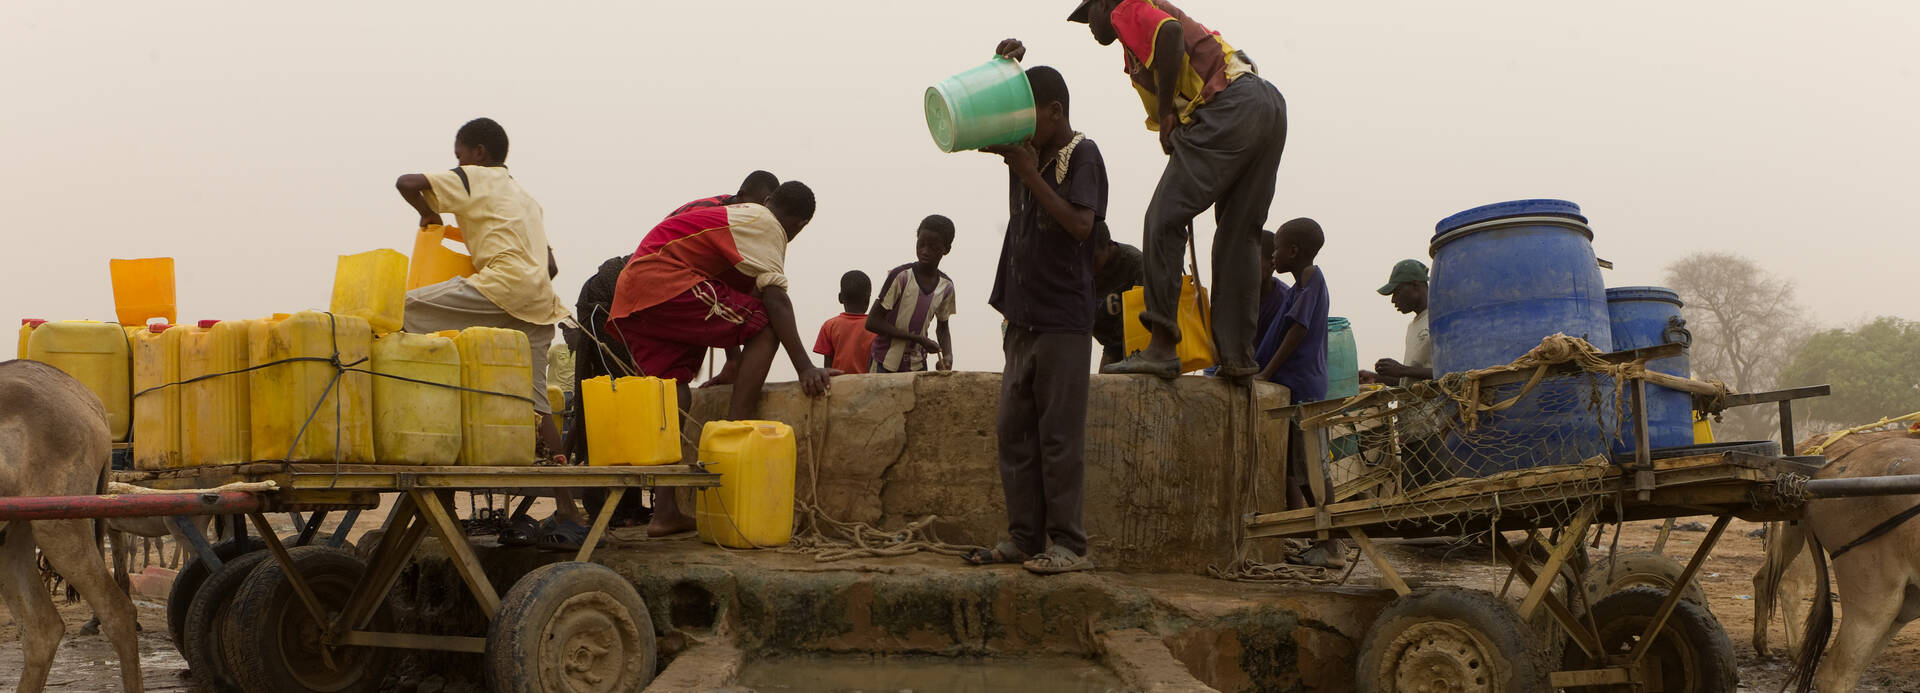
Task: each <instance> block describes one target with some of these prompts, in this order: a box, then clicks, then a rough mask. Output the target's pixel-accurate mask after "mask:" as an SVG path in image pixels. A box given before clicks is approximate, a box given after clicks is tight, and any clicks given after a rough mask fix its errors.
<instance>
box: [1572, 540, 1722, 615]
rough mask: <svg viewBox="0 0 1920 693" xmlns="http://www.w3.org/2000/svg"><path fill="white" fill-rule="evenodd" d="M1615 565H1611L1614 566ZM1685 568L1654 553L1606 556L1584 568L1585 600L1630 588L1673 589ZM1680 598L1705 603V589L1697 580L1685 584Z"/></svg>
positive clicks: (1594, 599) (1598, 598)
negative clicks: (1611, 576) (1611, 575)
mask: <svg viewBox="0 0 1920 693" xmlns="http://www.w3.org/2000/svg"><path fill="white" fill-rule="evenodd" d="M1616 565H1617V566H1618V568H1613V566H1616ZM1610 571H1611V572H1613V573H1614V575H1613V581H1612V582H1611V583H1609V582H1608V581H1607V574H1608V573H1609V572H1610ZM1686 571H1687V567H1686V566H1684V565H1680V562H1679V561H1676V560H1673V559H1671V558H1668V557H1666V556H1664V555H1661V554H1657V553H1653V552H1650V551H1649V552H1636V553H1623V554H1620V555H1618V556H1606V557H1602V558H1600V559H1598V560H1595V561H1594V562H1593V565H1592V566H1591V567H1589V568H1587V575H1586V578H1585V579H1584V580H1583V582H1584V587H1585V588H1586V590H1587V603H1588V604H1597V603H1599V602H1600V600H1602V599H1605V598H1607V597H1609V596H1611V595H1613V594H1614V593H1616V592H1619V591H1621V590H1625V589H1627V588H1629V587H1653V588H1656V589H1659V590H1662V591H1667V590H1672V589H1673V588H1674V585H1676V584H1678V583H1679V582H1680V574H1681V573H1684V572H1686ZM1680 598H1681V599H1685V600H1687V601H1690V602H1693V603H1695V604H1700V605H1702V606H1705V605H1706V603H1707V592H1706V590H1703V589H1700V583H1699V581H1694V582H1689V583H1687V588H1686V590H1684V591H1682V592H1681V593H1680Z"/></svg>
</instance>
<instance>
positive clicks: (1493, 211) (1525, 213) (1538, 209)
mask: <svg viewBox="0 0 1920 693" xmlns="http://www.w3.org/2000/svg"><path fill="white" fill-rule="evenodd" d="M1509 217H1566V218H1568V219H1574V220H1577V221H1579V222H1581V223H1586V221H1587V217H1586V216H1585V215H1583V214H1581V213H1580V205H1577V204H1574V203H1572V202H1568V201H1566V200H1553V199H1534V200H1511V201H1507V202H1495V203H1493V204H1490V205H1482V206H1479V207H1475V208H1473V209H1469V210H1467V211H1464V212H1461V213H1459V214H1455V215H1453V216H1450V217H1447V218H1445V219H1441V220H1440V223H1438V224H1435V225H1434V226H1433V235H1434V237H1436V238H1438V237H1440V236H1443V235H1446V234H1447V232H1449V231H1454V230H1457V229H1461V228H1465V227H1468V226H1472V225H1474V224H1478V223H1481V222H1484V221H1493V220H1495V219H1506V218H1509Z"/></svg>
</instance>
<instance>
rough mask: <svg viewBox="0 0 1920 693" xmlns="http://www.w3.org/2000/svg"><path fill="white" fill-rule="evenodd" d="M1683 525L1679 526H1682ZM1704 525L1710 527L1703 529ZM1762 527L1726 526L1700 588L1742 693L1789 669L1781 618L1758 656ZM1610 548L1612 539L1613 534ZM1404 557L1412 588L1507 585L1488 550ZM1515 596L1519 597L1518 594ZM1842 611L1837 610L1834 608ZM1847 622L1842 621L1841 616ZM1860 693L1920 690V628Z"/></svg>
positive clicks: (1648, 526)
mask: <svg viewBox="0 0 1920 693" xmlns="http://www.w3.org/2000/svg"><path fill="white" fill-rule="evenodd" d="M1685 522H1686V521H1684V520H1683V521H1682V524H1684V523H1685ZM1702 524H1706V523H1704V522H1703V523H1702ZM1759 527H1760V525H1758V524H1754V523H1749V522H1741V521H1739V520H1735V521H1734V522H1733V523H1732V524H1731V525H1729V526H1728V528H1727V531H1726V536H1725V537H1723V538H1722V539H1721V540H1720V543H1719V544H1718V545H1717V546H1715V547H1714V552H1713V555H1711V556H1709V557H1708V558H1707V562H1706V564H1705V565H1704V566H1702V567H1701V575H1700V577H1699V580H1698V581H1699V583H1700V587H1701V588H1702V589H1703V590H1705V591H1706V593H1707V602H1708V603H1707V606H1708V608H1709V609H1711V610H1712V611H1713V615H1714V617H1715V618H1718V619H1719V620H1720V625H1721V626H1722V627H1724V628H1725V629H1726V631H1727V637H1728V638H1729V639H1731V640H1732V641H1733V650H1734V652H1735V654H1737V655H1738V656H1739V661H1740V678H1741V690H1743V691H1755V692H1760V691H1767V692H1771V691H1775V690H1778V689H1779V687H1780V684H1781V681H1782V680H1783V679H1784V678H1785V677H1786V674H1787V669H1788V663H1787V660H1786V657H1785V655H1784V654H1783V653H1784V651H1785V650H1784V648H1785V643H1786V639H1785V637H1786V636H1785V631H1784V630H1783V626H1782V625H1781V624H1780V621H1779V619H1778V618H1777V617H1776V618H1775V620H1774V622H1773V624H1772V629H1771V634H1772V636H1771V638H1770V639H1771V642H1772V646H1773V648H1774V655H1773V656H1771V657H1764V658H1763V657H1761V656H1759V655H1758V654H1756V653H1755V652H1754V651H1753V622H1754V618H1753V611H1754V609H1753V607H1754V603H1753V601H1752V598H1753V574H1754V573H1755V572H1757V571H1759V569H1760V566H1761V564H1762V562H1763V559H1764V555H1765V554H1764V548H1763V547H1762V545H1761V540H1760V539H1757V538H1753V537H1749V536H1748V533H1749V532H1752V531H1753V530H1755V529H1757V528H1759ZM1659 530H1660V523H1658V522H1639V523H1633V524H1629V525H1628V526H1627V529H1626V531H1625V532H1624V533H1623V534H1622V535H1621V537H1620V551H1621V552H1622V553H1626V552H1629V551H1648V550H1651V549H1652V548H1653V543H1654V540H1655V538H1656V537H1658V536H1659ZM1705 536H1706V533H1705V532H1704V531H1698V532H1685V531H1675V532H1674V533H1673V535H1672V537H1671V538H1669V539H1668V540H1667V550H1666V554H1667V555H1668V556H1670V557H1672V558H1674V559H1675V560H1678V561H1681V562H1682V563H1684V562H1685V561H1686V560H1687V558H1688V557H1690V556H1691V555H1692V552H1693V550H1694V548H1695V547H1697V546H1698V545H1699V544H1698V542H1699V541H1700V540H1701V539H1702V538H1704V537H1705ZM1607 538H1608V540H1609V541H1611V539H1612V534H1611V533H1609V534H1608V537H1607ZM1607 548H1608V547H1605V546H1603V547H1602V548H1601V550H1600V552H1599V555H1604V554H1605V552H1606V551H1607ZM1394 552H1395V553H1396V554H1397V555H1398V556H1399V558H1398V559H1397V560H1396V563H1395V566H1396V568H1399V569H1401V570H1403V571H1406V572H1409V573H1412V574H1411V575H1409V576H1408V580H1409V581H1413V580H1415V579H1416V578H1417V579H1421V580H1425V581H1427V582H1445V583H1452V584H1462V585H1464V586H1475V587H1483V588H1487V589H1491V590H1493V591H1496V592H1497V591H1499V589H1500V585H1501V583H1502V582H1503V581H1505V579H1506V571H1505V569H1504V568H1498V569H1497V568H1494V567H1493V566H1492V565H1491V564H1490V563H1489V562H1488V556H1487V555H1486V554H1485V553H1484V548H1482V549H1481V550H1479V551H1467V550H1460V551H1455V552H1453V555H1452V556H1450V557H1447V556H1446V555H1445V554H1446V552H1444V551H1441V550H1437V549H1427V548H1423V549H1419V550H1409V549H1404V548H1395V549H1394ZM1373 583H1374V575H1373V571H1372V570H1371V567H1370V566H1367V565H1362V566H1359V567H1358V568H1356V569H1355V571H1354V577H1353V583H1352V584H1373ZM1514 591H1515V592H1519V591H1521V588H1519V587H1516V588H1515V590H1514ZM1810 607H1811V601H1809V602H1807V603H1805V604H1802V605H1801V606H1800V607H1799V608H1800V609H1801V611H1802V612H1803V613H1804V612H1805V610H1806V609H1808V608H1810ZM1835 611H1836V612H1838V611H1839V608H1838V605H1837V604H1836V605H1835ZM1839 617H1840V618H1845V617H1846V616H1845V614H1839ZM1858 690H1859V691H1862V692H1876V693H1877V692H1885V693H1893V692H1896V691H1897V692H1908V691H1920V628H1908V629H1907V630H1905V631H1903V632H1901V633H1899V634H1897V635H1895V636H1894V638H1893V641H1892V643H1891V644H1889V645H1888V646H1887V649H1886V650H1885V651H1884V652H1882V653H1881V655H1880V656H1879V657H1878V658H1877V659H1876V660H1875V662H1874V666H1873V667H1872V668H1870V669H1868V670H1867V675H1866V676H1865V678H1863V679H1862V682H1861V685H1860V688H1859V689H1858Z"/></svg>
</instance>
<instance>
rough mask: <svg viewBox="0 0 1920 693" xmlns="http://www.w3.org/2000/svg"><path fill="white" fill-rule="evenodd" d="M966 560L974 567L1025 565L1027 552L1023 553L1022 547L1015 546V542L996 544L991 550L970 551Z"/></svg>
mask: <svg viewBox="0 0 1920 693" xmlns="http://www.w3.org/2000/svg"><path fill="white" fill-rule="evenodd" d="M965 560H966V561H967V565H972V566H982V565H1002V564H1014V563H1025V562H1026V561H1027V552H1025V551H1021V550H1020V547H1017V546H1014V545H1013V542H1010V541H1003V542H1000V543H999V544H995V545H994V547H993V548H991V549H974V550H972V551H968V552H967V555H966V557H965Z"/></svg>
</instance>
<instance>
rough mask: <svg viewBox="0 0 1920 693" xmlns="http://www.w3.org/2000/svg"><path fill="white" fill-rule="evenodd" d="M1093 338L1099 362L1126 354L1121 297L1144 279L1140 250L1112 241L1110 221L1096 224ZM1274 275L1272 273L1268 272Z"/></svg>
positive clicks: (1088, 240) (1105, 361) (1110, 360)
mask: <svg viewBox="0 0 1920 693" xmlns="http://www.w3.org/2000/svg"><path fill="white" fill-rule="evenodd" d="M1087 244H1088V245H1091V246H1093V340H1094V341H1096V342H1099V343H1100V365H1102V366H1105V365H1107V364H1109V363H1113V362H1115V361H1119V360H1120V359H1123V358H1126V357H1127V330H1126V323H1125V322H1124V320H1125V318H1124V317H1123V315H1124V314H1125V313H1126V306H1125V304H1124V299H1123V298H1122V296H1123V295H1124V294H1126V292H1127V290H1128V289H1131V288H1133V287H1136V286H1139V285H1140V282H1142V281H1145V276H1146V269H1145V265H1144V264H1142V263H1143V260H1142V259H1141V257H1140V249H1139V248H1135V247H1133V246H1130V245H1127V244H1125V243H1120V242H1117V241H1115V240H1113V232H1112V231H1111V230H1109V229H1108V228H1107V222H1104V221H1102V222H1100V223H1099V224H1095V225H1094V227H1093V236H1092V237H1089V238H1088V239H1087ZM1269 274H1271V272H1269Z"/></svg>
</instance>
